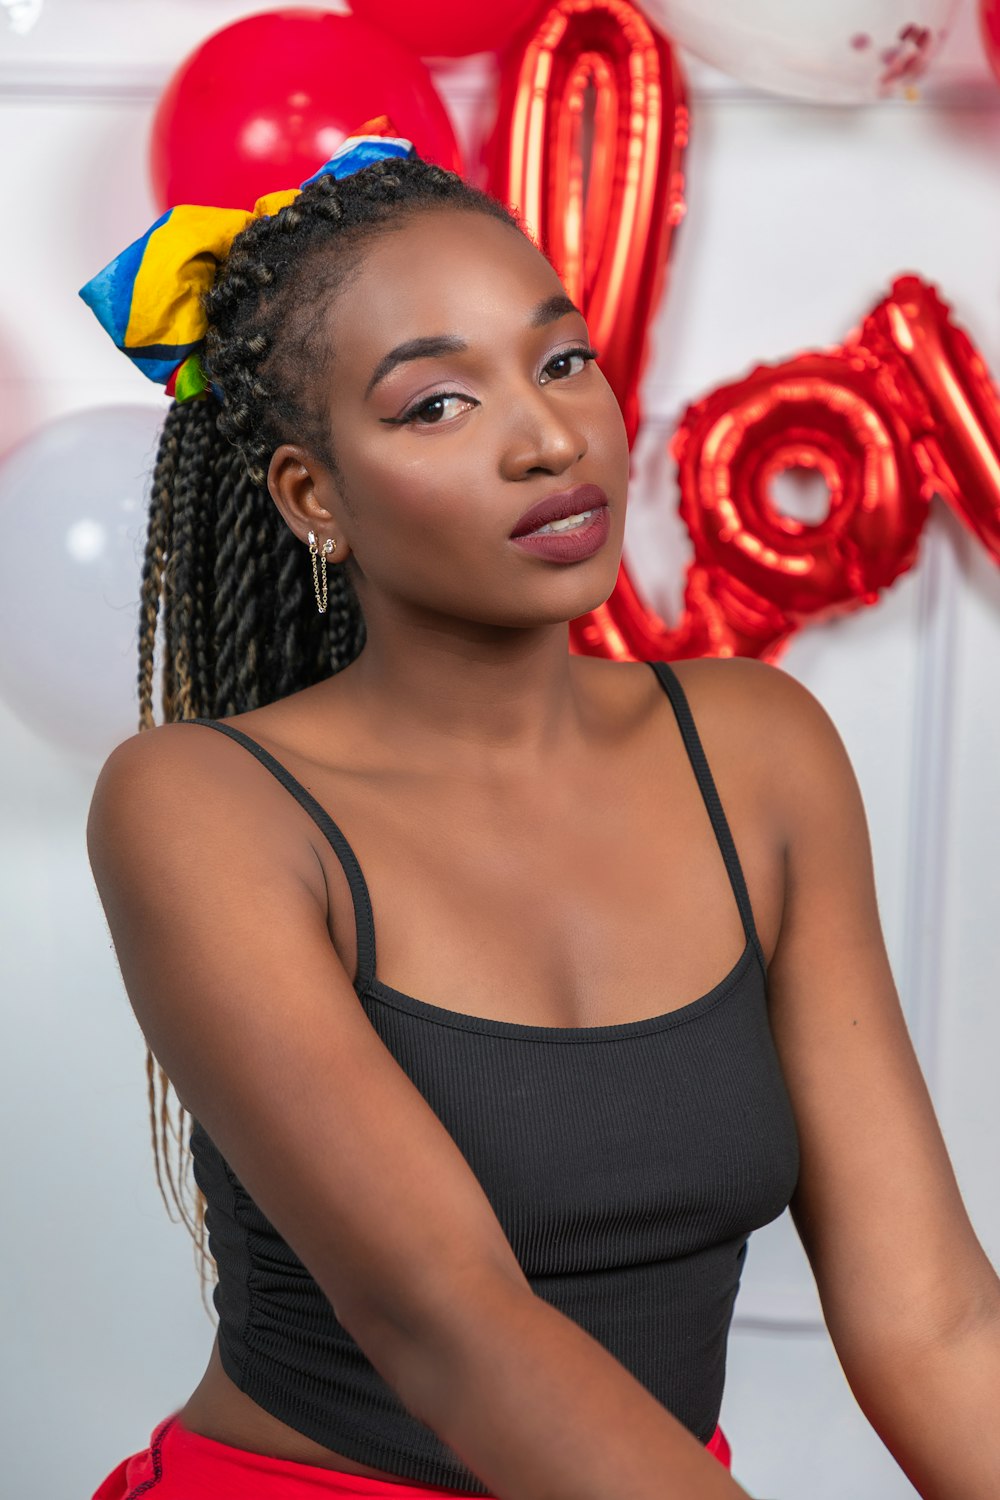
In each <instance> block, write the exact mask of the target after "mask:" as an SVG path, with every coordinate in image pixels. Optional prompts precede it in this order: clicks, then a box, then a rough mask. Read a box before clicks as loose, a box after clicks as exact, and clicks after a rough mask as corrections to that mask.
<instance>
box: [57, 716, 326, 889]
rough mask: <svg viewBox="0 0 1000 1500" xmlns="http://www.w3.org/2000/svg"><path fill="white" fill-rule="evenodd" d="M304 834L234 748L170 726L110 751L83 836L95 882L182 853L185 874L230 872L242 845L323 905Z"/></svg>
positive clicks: (264, 776)
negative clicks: (224, 867) (220, 867)
mask: <svg viewBox="0 0 1000 1500" xmlns="http://www.w3.org/2000/svg"><path fill="white" fill-rule="evenodd" d="M222 722H229V721H222ZM311 832H315V825H314V824H313V823H312V821H311V819H310V818H309V817H308V815H307V814H306V813H305V811H304V810H303V809H301V808H299V807H298V805H297V804H296V803H294V802H293V800H292V799H291V798H290V797H289V795H288V793H287V792H286V791H285V789H284V788H283V787H282V786H281V785H280V784H279V782H278V781H277V780H276V779H275V778H274V777H273V776H272V775H271V774H270V773H269V772H268V771H266V770H265V769H264V767H263V766H261V765H260V763H259V762H258V761H257V760H256V758H255V757H254V756H252V755H250V754H249V753H248V752H247V750H246V749H245V748H244V747H243V746H241V745H236V744H234V743H233V742H232V740H231V739H230V737H229V736H228V735H226V734H222V733H220V732H219V731H218V730H217V729H213V728H212V727H211V726H209V725H204V724H192V723H183V722H175V723H167V724H159V725H156V726H155V727H153V728H151V729H144V730H141V731H139V732H138V733H136V734H133V735H131V736H129V738H128V739H125V740H122V741H121V742H120V743H119V744H118V745H116V746H115V747H114V749H113V750H112V751H111V753H110V754H109V755H108V757H107V758H106V760H105V761H104V763H103V765H102V766H101V769H100V772H99V774H98V777H97V780H96V782H95V785H94V790H93V792H92V794H91V800H90V807H89V810H88V815H87V834H86V836H87V849H88V854H89V856H90V861H91V866H92V868H93V871H94V875H95V878H96V879H97V880H98V883H99V885H100V884H101V883H102V881H105V880H106V881H108V882H111V881H112V880H115V881H127V880H128V879H129V878H130V876H131V875H132V874H133V873H135V872H136V871H137V870H138V869H139V868H140V867H141V865H143V864H145V863H149V862H153V863H154V864H157V863H159V864H160V865H161V866H166V865H167V864H168V863H183V862H184V860H185V859H186V860H188V861H189V862H190V866H191V870H192V878H193V874H194V870H195V868H196V867H201V868H205V867H207V862H208V861H211V864H212V867H215V861H216V860H218V861H220V862H222V863H223V864H225V863H226V862H227V861H228V862H229V865H230V867H231V869H232V870H233V872H234V873H235V870H236V868H237V865H238V863H239V861H240V859H241V858H242V857H244V856H245V852H246V848H247V847H248V846H249V845H250V844H252V845H253V848H254V851H255V854H257V855H259V857H260V858H261V859H262V860H267V861H268V862H269V864H270V868H271V869H273V870H274V871H275V872H281V871H284V872H285V874H286V875H288V876H289V877H290V878H292V879H297V880H300V881H302V882H304V883H305V885H306V886H307V887H308V889H309V890H310V891H311V892H312V893H313V895H314V896H315V898H316V900H317V901H318V902H320V903H321V905H322V907H323V909H324V910H325V909H326V899H327V898H326V885H325V881H324V878H323V870H322V866H321V864H320V862H319V860H318V859H317V857H316V854H315V849H314V845H313V840H312V837H311ZM303 835H305V836H303ZM241 849H242V850H243V851H244V855H243V856H241V854H240V850H241Z"/></svg>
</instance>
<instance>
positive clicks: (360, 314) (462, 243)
mask: <svg viewBox="0 0 1000 1500" xmlns="http://www.w3.org/2000/svg"><path fill="white" fill-rule="evenodd" d="M562 290H563V286H562V282H561V281H560V279H559V276H558V275H557V274H556V271H555V269H554V268H553V266H552V265H551V264H550V262H549V261H548V260H546V258H545V256H544V255H543V254H542V253H541V251H540V250H539V249H538V248H537V247H536V246H535V245H533V244H532V243H531V241H530V240H529V239H528V238H527V237H526V236H525V235H524V234H522V233H521V231H520V230H518V229H516V228H514V227H513V226H512V225H510V224H506V223H504V222H503V221H502V220H499V219H493V218H491V217H490V216H489V215H487V214H483V213H474V212H468V211H465V212H458V211H455V210H448V209H443V208H442V209H434V210H431V211H430V212H427V213H421V214H419V215H416V216H415V217H414V218H413V219H412V220H410V221H408V222H407V223H405V224H404V225H403V226H402V227H400V228H398V229H393V230H392V231H391V232H390V233H388V234H385V235H383V236H381V237H378V238H376V239H373V240H370V241H368V243H367V244H366V246H365V254H364V258H363V260H362V261H361V263H360V265H359V267H358V270H357V274H356V275H355V276H354V277H352V278H351V281H350V283H349V285H348V286H347V287H346V288H345V290H344V293H343V295H342V296H341V297H340V298H339V299H338V302H337V306H336V309H335V312H334V336H333V343H334V348H335V349H337V348H338V347H339V348H348V347H349V349H350V355H351V362H352V364H353V362H354V361H355V360H356V359H357V360H361V361H362V362H363V364H364V366H365V369H364V374H365V378H366V379H367V375H368V373H370V371H369V368H368V367H369V366H371V365H374V363H375V361H376V360H377V359H378V358H379V357H380V356H381V355H382V354H384V353H385V351H386V350H387V349H389V348H390V347H392V346H393V345H395V344H397V343H400V342H401V341H403V340H405V339H409V338H418V337H420V336H421V335H427V334H438V333H456V334H460V335H461V336H462V337H463V338H465V339H466V340H467V341H468V343H469V345H470V348H471V347H472V346H473V345H474V344H485V343H487V342H488V341H489V340H490V339H491V338H495V337H496V336H498V335H501V334H506V335H507V336H508V337H516V336H517V335H518V334H519V333H520V332H521V331H522V330H524V329H525V327H526V320H527V317H528V314H529V312H530V310H531V309H532V308H533V307H534V306H535V304H536V303H537V302H538V301H539V299H540V298H541V297H543V296H545V295H546V294H551V293H553V292H558V291H562Z"/></svg>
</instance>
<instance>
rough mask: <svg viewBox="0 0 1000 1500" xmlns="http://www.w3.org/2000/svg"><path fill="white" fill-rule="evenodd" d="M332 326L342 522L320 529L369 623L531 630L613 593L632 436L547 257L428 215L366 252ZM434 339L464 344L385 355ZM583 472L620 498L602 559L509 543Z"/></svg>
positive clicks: (497, 233) (482, 228) (329, 494)
mask: <svg viewBox="0 0 1000 1500" xmlns="http://www.w3.org/2000/svg"><path fill="white" fill-rule="evenodd" d="M554 298H558V299H559V301H558V302H556V303H553V299H554ZM543 303H546V304H552V305H550V306H548V307H547V308H546V309H545V311H544V313H542V312H540V311H539V309H540V308H541V305H542V304H543ZM560 303H561V304H562V305H560ZM543 317H544V321H542V318H543ZM329 324H330V338H331V346H332V348H333V359H332V361H331V365H330V372H329V376H328V379H327V386H328V389H327V395H326V400H325V407H326V411H327V414H328V423H329V430H330V433H331V439H332V446H333V450H334V452H335V453H336V455H337V460H338V464H339V468H340V471H341V472H340V478H339V480H336V479H334V477H333V476H328V477H327V479H326V480H325V481H324V483H323V484H322V485H320V484H317V489H316V498H317V499H318V500H320V501H321V503H322V504H323V505H324V506H326V508H328V509H329V510H330V511H331V514H332V516H333V523H331V525H330V526H329V527H327V528H326V529H325V530H324V531H323V532H322V534H323V535H324V536H325V535H327V534H328V533H329V532H330V531H335V532H336V535H337V537H338V539H340V540H341V541H342V543H343V545H342V546H341V548H340V549H338V553H337V561H338V562H339V560H340V559H341V558H343V557H344V556H345V554H346V552H347V549H348V548H349V549H350V551H351V552H353V554H354V557H355V560H356V564H357V567H358V569H359V570H360V573H361V575H362V577H361V579H360V581H359V582H358V584H357V587H358V592H359V595H360V598H361V603H362V607H363V609H364V612H365V615H366V619H367V621H368V624H369V628H371V625H372V623H373V616H377V614H378V612H379V610H380V609H381V608H385V607H389V608H392V607H397V608H398V607H400V606H401V607H403V608H404V609H406V608H407V607H411V608H416V609H417V610H418V611H419V612H421V613H422V614H423V613H426V612H428V611H429V612H431V613H432V614H435V615H445V616H450V617H458V618H460V619H463V620H466V621H475V622H480V623H483V624H492V625H502V626H535V625H539V624H543V623H554V622H556V621H560V620H568V619H573V618H575V617H576V616H578V615H581V614H583V613H584V612H585V611H586V610H588V609H592V608H595V607H596V606H597V605H599V604H601V603H603V601H604V600H605V599H606V598H607V597H608V595H609V594H610V593H611V591H612V589H613V588H614V585H615V580H616V578H617V574H618V565H619V560H620V557H621V549H622V539H623V533H624V526H625V506H626V496H627V489H628V476H629V451H628V441H627V437H626V432H625V424H624V421H623V418H622V414H621V410H620V408H619V406H618V402H617V401H616V399H615V396H614V394H613V392H612V390H611V387H610V386H609V385H608V382H607V381H606V380H605V378H604V375H603V374H602V373H601V370H600V368H599V366H598V365H597V364H596V363H595V362H594V360H593V359H586V358H584V357H582V356H581V354H579V353H577V352H575V351H576V350H579V349H583V350H585V351H589V349H590V341H589V337H588V332H587V325H586V322H585V320H584V318H583V316H582V314H581V313H579V312H576V311H574V310H572V306H571V304H570V303H569V299H568V298H567V297H566V291H565V288H564V287H563V284H562V282H561V281H560V279H559V277H558V275H557V274H556V272H555V270H554V269H553V268H552V266H551V265H550V264H549V262H548V261H547V260H546V259H545V257H544V255H542V254H541V253H540V252H539V251H538V250H537V249H536V248H535V247H534V246H533V245H532V244H531V242H530V241H529V240H528V239H527V238H526V237H525V236H524V235H522V234H521V233H520V232H519V231H518V230H516V229H513V228H512V227H511V226H510V225H508V224H505V223H503V222H501V221H499V220H496V219H493V218H490V217H489V216H488V215H486V214H480V213H474V212H468V211H456V210H448V209H437V210H434V211H431V212H428V213H425V214H421V215H419V216H418V217H416V218H414V219H413V220H411V221H410V222H409V223H408V224H407V225H406V226H405V227H404V228H402V229H400V230H396V231H393V232H392V233H390V234H387V235H386V236H385V237H384V239H382V240H381V241H378V242H375V243H371V244H370V245H369V247H367V249H366V254H365V258H364V261H363V262H362V266H361V269H360V271H359V273H358V274H357V275H356V276H355V277H354V278H353V279H351V280H350V281H349V283H348V285H347V286H346V288H345V289H344V290H343V291H342V292H341V294H340V295H339V296H338V298H337V299H336V301H335V303H334V305H333V306H332V308H331V310H330V314H329ZM432 337H440V338H441V339H442V341H444V340H447V341H448V342H449V343H450V344H451V345H453V346H454V347H452V348H449V349H447V350H444V351H439V352H437V353H430V352H424V353H422V354H420V356H419V357H417V358H399V359H397V360H395V361H393V362H390V361H389V360H388V359H387V356H389V355H390V354H391V353H392V351H394V350H396V349H397V346H399V345H403V344H408V343H410V342H411V341H412V340H417V339H429V338H432ZM459 345H461V347H458V346H459ZM404 352H405V351H404ZM380 370H381V373H380ZM373 380H374V384H373V383H372V382H373ZM315 394H316V393H314V397H315ZM583 483H591V484H595V485H598V486H600V488H601V489H602V490H603V491H604V492H605V494H606V496H607V500H608V506H609V515H608V521H609V526H608V534H607V539H606V540H605V541H604V543H603V545H601V546H600V547H599V548H598V550H597V551H596V552H595V553H593V555H591V556H589V557H585V558H581V559H578V560H576V561H573V562H556V561H553V560H551V559H550V558H546V557H543V556H541V555H539V554H538V553H537V552H530V551H528V550H526V549H525V548H523V547H521V546H518V545H517V544H516V543H515V542H514V541H512V540H511V532H512V530H513V529H514V528H515V526H516V525H517V523H518V521H519V520H520V518H521V516H522V515H523V513H524V512H525V511H526V510H527V509H528V508H529V507H530V506H532V505H534V504H535V503H536V502H538V501H539V500H542V499H544V498H545V497H547V496H549V495H552V494H555V493H556V492H557V491H561V490H566V489H570V488H572V487H574V486H576V485H579V484H583ZM592 503H593V502H590V504H592ZM586 508H589V506H588V505H587V504H584V505H576V506H575V507H574V509H576V510H578V511H579V510H583V509H586Z"/></svg>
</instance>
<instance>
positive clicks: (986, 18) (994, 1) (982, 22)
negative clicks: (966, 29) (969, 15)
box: [979, 0, 1000, 78]
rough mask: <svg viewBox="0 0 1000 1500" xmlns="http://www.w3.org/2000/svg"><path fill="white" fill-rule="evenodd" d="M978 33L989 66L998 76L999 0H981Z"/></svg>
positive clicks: (999, 69)
mask: <svg viewBox="0 0 1000 1500" xmlns="http://www.w3.org/2000/svg"><path fill="white" fill-rule="evenodd" d="M979 33H980V35H981V36H982V39H983V47H984V48H985V50H986V56H987V57H988V58H989V61H990V67H991V68H992V69H993V71H994V73H995V74H996V75H997V77H998V78H1000V0H981V3H980V6H979Z"/></svg>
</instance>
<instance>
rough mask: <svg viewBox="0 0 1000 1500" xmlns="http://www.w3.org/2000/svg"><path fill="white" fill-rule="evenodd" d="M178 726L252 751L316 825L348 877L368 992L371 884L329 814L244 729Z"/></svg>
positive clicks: (362, 982)
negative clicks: (204, 730) (211, 732)
mask: <svg viewBox="0 0 1000 1500" xmlns="http://www.w3.org/2000/svg"><path fill="white" fill-rule="evenodd" d="M177 722H179V723H183V724H206V725H207V726H208V727H209V728H210V729H218V730H220V731H221V732H222V733H223V734H228V735H229V737H230V739H234V740H237V741H238V742H239V744H241V745H243V746H245V748H246V749H247V750H249V751H250V754H251V755H254V756H256V758H257V759H258V760H259V761H260V762H261V764H262V765H265V766H266V767H267V769H268V770H269V771H270V772H271V773H272V775H274V776H276V777H277V778H278V780H279V781H280V782H281V784H282V786H283V787H285V788H286V789H287V790H288V791H289V792H291V794H292V796H293V797H294V798H295V800H296V801H297V802H299V803H300V804H301V805H302V806H303V807H304V808H305V810H306V812H307V813H308V814H309V816H310V817H311V818H312V820H313V822H314V823H316V824H317V826H318V827H319V829H320V831H321V833H322V834H323V835H324V837H325V838H326V840H327V842H328V843H329V844H330V845H331V846H332V848H333V851H334V853H335V854H336V856H337V858H338V859H339V860H340V863H341V865H342V867H343V870H344V874H345V875H346V876H347V884H348V886H349V887H350V891H351V901H352V903H353V905H354V927H355V933H356V936H357V945H358V961H357V973H356V975H355V978H354V987H355V989H362V988H367V986H368V985H369V984H370V982H371V980H372V979H374V977H375V917H374V914H373V912H372V903H371V896H370V895H369V893H368V883H367V881H366V880H365V877H364V874H363V873H362V870H361V865H360V863H359V861H358V857H357V855H356V854H355V852H354V850H353V849H352V848H351V846H350V844H349V843H348V841H347V839H346V838H345V836H344V834H343V833H341V831H340V829H339V828H338V827H337V825H336V823H335V822H334V821H333V819H332V818H331V817H330V814H329V813H328V812H327V811H326V810H325V808H323V807H321V806H320V804H319V803H318V802H317V801H316V798H315V797H314V796H313V795H312V793H311V792H307V791H306V789H305V787H304V786H303V785H302V783H301V781H297V780H296V778H295V777H294V776H293V775H292V773H291V771H289V770H288V769H287V767H285V766H283V765H282V764H281V762H280V760H276V759H275V757H274V756H273V755H272V754H271V752H270V750H265V749H264V746H263V745H258V743H257V741H256V740H254V739H251V738H250V736H249V735H248V734H245V733H244V731H243V730H242V729H237V728H236V726H235V725H233V724H223V723H222V722H221V720H219V719H208V718H193V719H182V720H178V721H177Z"/></svg>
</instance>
